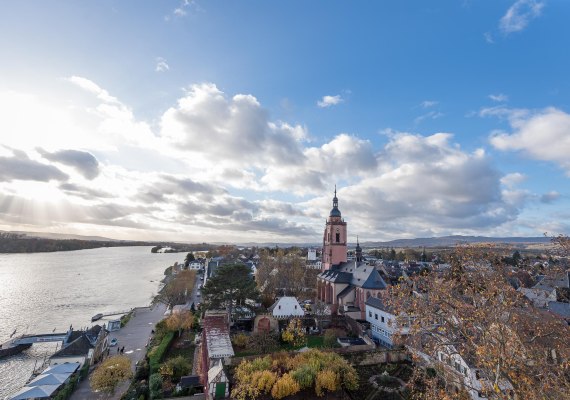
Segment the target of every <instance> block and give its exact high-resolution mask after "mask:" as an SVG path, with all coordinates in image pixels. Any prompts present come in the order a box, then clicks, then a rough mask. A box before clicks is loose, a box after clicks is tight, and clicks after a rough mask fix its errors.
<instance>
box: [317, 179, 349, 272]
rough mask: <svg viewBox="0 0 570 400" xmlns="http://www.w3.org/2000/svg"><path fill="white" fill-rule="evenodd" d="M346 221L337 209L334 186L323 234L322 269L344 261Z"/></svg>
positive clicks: (345, 252) (324, 269)
mask: <svg viewBox="0 0 570 400" xmlns="http://www.w3.org/2000/svg"><path fill="white" fill-rule="evenodd" d="M346 248H347V242H346V222H344V220H343V219H342V215H341V213H340V210H339V209H338V198H337V197H336V186H335V188H334V197H333V208H332V210H331V212H330V214H329V218H328V220H327V222H326V224H325V232H324V234H323V256H322V260H323V266H322V269H323V271H326V270H328V269H331V268H332V266H333V265H338V264H340V263H342V262H346V254H347V251H346Z"/></svg>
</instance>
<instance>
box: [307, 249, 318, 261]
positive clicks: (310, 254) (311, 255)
mask: <svg viewBox="0 0 570 400" xmlns="http://www.w3.org/2000/svg"><path fill="white" fill-rule="evenodd" d="M316 260H317V249H309V250H308V251H307V261H316Z"/></svg>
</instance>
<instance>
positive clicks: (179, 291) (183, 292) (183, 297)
mask: <svg viewBox="0 0 570 400" xmlns="http://www.w3.org/2000/svg"><path fill="white" fill-rule="evenodd" d="M195 283H196V271H180V272H179V273H178V275H176V276H173V277H172V278H171V279H170V281H169V282H168V283H167V284H166V285H164V287H163V288H162V289H161V290H160V292H159V293H158V295H157V296H156V301H158V302H161V303H163V304H166V306H167V307H170V308H172V307H173V306H175V305H176V304H184V303H185V302H186V301H187V300H188V298H189V295H190V294H191V293H192V290H193V289H194V284H195Z"/></svg>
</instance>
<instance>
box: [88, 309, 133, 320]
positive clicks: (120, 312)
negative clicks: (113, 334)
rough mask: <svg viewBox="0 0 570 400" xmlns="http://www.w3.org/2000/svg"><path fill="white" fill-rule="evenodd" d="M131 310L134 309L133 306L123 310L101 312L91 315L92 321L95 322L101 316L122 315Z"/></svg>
mask: <svg viewBox="0 0 570 400" xmlns="http://www.w3.org/2000/svg"><path fill="white" fill-rule="evenodd" d="M131 311H133V309H132V308H131V309H130V310H123V311H111V312H106V313H99V314H95V315H94V316H92V317H91V322H95V321H99V320H100V319H101V318H103V317H110V316H112V315H121V314H128V313H130V312H131Z"/></svg>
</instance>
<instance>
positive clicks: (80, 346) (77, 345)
mask: <svg viewBox="0 0 570 400" xmlns="http://www.w3.org/2000/svg"><path fill="white" fill-rule="evenodd" d="M91 347H92V346H91V343H90V342H89V339H87V337H86V336H84V335H81V336H80V337H79V338H77V339H75V340H74V341H73V342H71V343H70V344H69V345H68V346H67V347H64V348H63V349H61V350H60V351H58V352H56V353H55V354H54V355H53V356H52V358H57V357H75V356H86V355H87V354H88V353H89V349H91Z"/></svg>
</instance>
